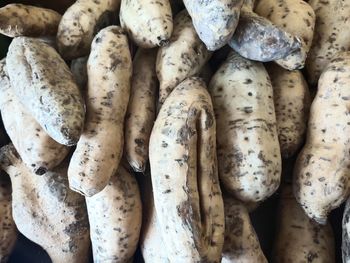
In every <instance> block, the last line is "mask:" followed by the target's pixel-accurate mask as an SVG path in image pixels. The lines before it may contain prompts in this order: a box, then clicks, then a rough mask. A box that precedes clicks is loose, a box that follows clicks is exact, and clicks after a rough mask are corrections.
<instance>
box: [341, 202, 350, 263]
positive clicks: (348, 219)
mask: <svg viewBox="0 0 350 263" xmlns="http://www.w3.org/2000/svg"><path fill="white" fill-rule="evenodd" d="M341 248H342V254H343V262H344V263H349V262H350V199H348V200H347V202H346V205H345V209H344V214H343V235H342V247H341Z"/></svg>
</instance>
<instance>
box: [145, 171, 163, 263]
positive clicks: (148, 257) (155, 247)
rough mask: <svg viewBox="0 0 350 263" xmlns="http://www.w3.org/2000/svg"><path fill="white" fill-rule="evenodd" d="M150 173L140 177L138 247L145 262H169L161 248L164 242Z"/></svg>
mask: <svg viewBox="0 0 350 263" xmlns="http://www.w3.org/2000/svg"><path fill="white" fill-rule="evenodd" d="M150 176H151V175H150V174H147V176H145V177H143V178H141V185H140V189H141V191H142V201H143V215H142V230H141V236H140V247H141V252H142V257H143V259H144V261H145V262H146V263H154V262H162V263H169V259H168V258H167V252H166V250H165V249H160V248H163V245H164V242H163V238H162V234H161V232H160V227H159V223H158V222H157V213H156V210H155V207H154V199H153V190H152V183H151V178H150Z"/></svg>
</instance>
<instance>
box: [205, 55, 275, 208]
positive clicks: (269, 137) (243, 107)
mask: <svg viewBox="0 0 350 263" xmlns="http://www.w3.org/2000/svg"><path fill="white" fill-rule="evenodd" d="M272 91H273V90H272V86H271V82H270V79H269V76H268V74H267V72H266V70H265V68H264V66H263V65H262V64H261V63H259V62H254V61H250V60H247V59H245V58H243V57H241V56H240V55H238V54H237V53H235V52H231V53H230V54H229V56H228V58H227V60H226V61H225V62H224V63H223V64H222V65H221V67H220V68H219V69H218V71H217V72H216V73H215V74H214V76H213V78H212V79H211V82H210V85H209V92H210V94H211V97H212V99H213V105H214V111H215V115H216V121H217V130H218V135H217V143H218V146H217V153H218V161H219V176H220V180H221V182H222V184H223V186H224V187H225V188H226V189H227V190H228V191H229V192H230V193H231V194H233V195H234V196H235V197H236V198H237V199H239V200H241V201H243V202H248V203H249V202H259V201H263V200H265V199H266V198H268V197H269V196H271V195H272V194H273V193H274V192H275V191H276V190H277V188H278V186H279V184H280V177H281V154H280V147H279V143H278V133H277V125H276V116H275V108H274V103H273V92H272Z"/></svg>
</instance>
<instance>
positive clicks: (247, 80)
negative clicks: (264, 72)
mask: <svg viewBox="0 0 350 263" xmlns="http://www.w3.org/2000/svg"><path fill="white" fill-rule="evenodd" d="M252 82H253V81H252V80H251V79H246V80H245V81H244V82H243V84H250V83H252Z"/></svg>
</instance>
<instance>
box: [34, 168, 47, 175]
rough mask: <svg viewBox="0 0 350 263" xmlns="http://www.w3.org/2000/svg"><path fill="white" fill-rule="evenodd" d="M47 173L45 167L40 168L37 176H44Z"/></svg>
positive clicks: (36, 172)
mask: <svg viewBox="0 0 350 263" xmlns="http://www.w3.org/2000/svg"><path fill="white" fill-rule="evenodd" d="M46 172H47V169H46V168H45V167H39V168H38V169H37V170H36V171H35V174H37V175H43V174H45V173H46Z"/></svg>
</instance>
